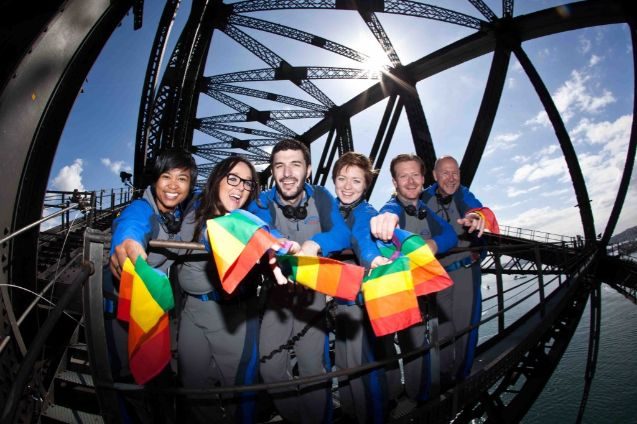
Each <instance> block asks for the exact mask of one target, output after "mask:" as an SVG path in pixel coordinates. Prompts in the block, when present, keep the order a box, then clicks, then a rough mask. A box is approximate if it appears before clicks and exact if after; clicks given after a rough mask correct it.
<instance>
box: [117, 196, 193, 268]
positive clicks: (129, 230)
mask: <svg viewBox="0 0 637 424" xmlns="http://www.w3.org/2000/svg"><path fill="white" fill-rule="evenodd" d="M191 198H192V196H191V197H189V198H188V199H186V202H184V203H189V204H192V202H189V201H190V199H191ZM182 205H183V204H182ZM182 211H183V214H184V215H188V214H190V213H191V212H194V209H192V208H185V209H184V208H178V210H176V211H175V214H182ZM179 218H180V219H182V221H185V220H186V218H185V216H179ZM127 239H130V240H134V241H136V242H138V243H139V244H141V245H142V246H144V248H145V249H146V250H148V242H149V241H150V240H153V239H157V240H182V238H181V235H180V234H169V233H168V231H167V230H166V228H164V225H163V223H162V218H161V215H160V214H159V209H157V205H156V203H155V198H154V196H153V194H152V190H151V188H150V187H148V188H147V189H146V190H145V191H144V195H143V196H142V198H141V199H138V200H134V201H133V202H131V204H130V205H128V206H127V207H126V208H125V209H124V210H123V211H122V212H121V213H120V214H119V216H118V217H117V218H115V219H114V220H113V225H112V237H111V255H112V254H113V253H114V251H115V246H117V245H119V244H121V243H123V242H124V240H127ZM188 241H190V240H188ZM177 252H178V251H177V250H173V249H160V250H158V251H157V252H152V251H149V252H148V259H147V262H148V264H149V265H150V266H152V267H155V268H159V269H161V270H162V271H164V272H165V271H166V270H167V269H168V267H169V266H170V265H171V264H172V262H173V259H174V258H172V259H171V260H168V256H172V255H171V254H176V253H177Z"/></svg>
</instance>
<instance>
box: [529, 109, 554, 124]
mask: <svg viewBox="0 0 637 424" xmlns="http://www.w3.org/2000/svg"><path fill="white" fill-rule="evenodd" d="M524 125H530V126H541V127H549V126H550V125H551V121H549V116H548V115H547V114H546V112H545V111H543V110H541V111H539V112H538V113H537V115H535V116H534V117H533V118H531V119H528V120H526V121H525V122H524Z"/></svg>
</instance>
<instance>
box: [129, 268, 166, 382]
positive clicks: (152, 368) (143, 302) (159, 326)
mask: <svg viewBox="0 0 637 424" xmlns="http://www.w3.org/2000/svg"><path fill="white" fill-rule="evenodd" d="M174 306H175V302H174V299H173V292H172V288H171V286H170V281H169V280H168V277H167V276H166V274H164V273H163V272H161V271H158V270H156V269H154V268H153V267H151V266H150V265H148V263H146V261H145V260H144V259H143V258H142V257H141V256H139V257H138V258H137V261H136V262H135V266H133V263H132V262H131V261H130V259H126V262H125V263H124V269H123V270H122V278H121V280H120V291H119V303H118V307H117V318H119V319H121V320H124V321H127V322H128V324H129V327H128V362H129V367H130V370H131V374H132V375H133V378H134V379H135V381H136V382H137V384H145V383H147V382H148V381H149V380H151V379H152V378H153V377H155V376H156V375H157V374H159V373H160V372H161V370H163V369H164V367H165V366H166V365H167V364H168V362H169V361H170V357H171V355H170V332H169V328H168V311H169V310H170V309H172V308H173V307H174Z"/></svg>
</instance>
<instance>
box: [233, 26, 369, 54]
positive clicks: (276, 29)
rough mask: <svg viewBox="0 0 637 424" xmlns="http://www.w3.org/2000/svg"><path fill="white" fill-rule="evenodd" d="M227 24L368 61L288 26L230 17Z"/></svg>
mask: <svg viewBox="0 0 637 424" xmlns="http://www.w3.org/2000/svg"><path fill="white" fill-rule="evenodd" d="M228 23H230V24H234V25H239V26H244V27H248V28H254V29H258V30H260V31H267V32H271V33H272V34H277V35H282V36H284V37H287V38H291V39H293V40H297V41H301V42H303V43H307V44H311V45H313V46H316V47H320V48H322V49H325V50H327V51H330V52H333V53H336V54H340V55H341V56H345V57H348V58H350V59H352V60H355V61H357V62H362V63H364V62H367V61H368V60H369V56H368V55H366V54H365V53H361V52H359V51H356V50H354V49H352V48H349V47H347V46H344V45H342V44H339V43H336V42H334V41H331V40H328V39H326V38H323V37H319V36H317V35H314V34H310V33H309V32H305V31H300V30H298V29H295V28H290V27H288V26H285V25H280V24H277V23H274V22H269V21H265V20H262V19H257V18H251V17H248V16H242V15H232V16H230V19H229V20H228Z"/></svg>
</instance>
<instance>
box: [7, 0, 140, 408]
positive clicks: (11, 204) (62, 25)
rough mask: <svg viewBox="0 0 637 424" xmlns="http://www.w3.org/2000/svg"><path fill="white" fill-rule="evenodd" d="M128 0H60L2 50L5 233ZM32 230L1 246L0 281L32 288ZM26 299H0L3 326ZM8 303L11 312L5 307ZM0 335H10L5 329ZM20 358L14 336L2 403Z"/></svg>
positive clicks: (33, 197)
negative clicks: (22, 40)
mask: <svg viewBox="0 0 637 424" xmlns="http://www.w3.org/2000/svg"><path fill="white" fill-rule="evenodd" d="M130 6H131V1H128V0H121V1H118V0H114V1H106V0H96V1H92V2H90V3H88V4H87V3H86V2H84V1H81V0H69V1H66V2H64V6H63V7H61V8H59V9H56V11H55V13H54V14H52V15H51V16H50V19H49V20H45V19H42V20H36V22H38V23H39V24H41V25H42V27H40V28H38V30H39V31H38V36H37V38H35V39H34V41H33V44H32V45H31V46H30V47H29V49H28V53H26V54H25V55H24V56H19V55H16V56H15V57H6V60H7V61H9V60H13V62H11V63H8V62H7V66H8V67H9V68H11V69H12V78H11V79H9V80H7V81H6V83H4V84H3V86H2V92H1V93H0V129H1V131H2V143H3V145H2V146H3V152H4V153H3V160H4V161H3V166H2V167H0V176H1V177H2V181H3V185H2V190H0V200H1V201H2V205H3V207H2V210H1V211H0V228H1V229H2V232H3V234H5V235H7V234H10V233H13V232H14V231H15V230H17V229H20V228H22V227H25V226H26V225H28V224H31V223H33V222H35V221H37V220H38V219H39V218H40V217H41V212H42V205H43V199H44V194H45V191H46V185H47V182H48V172H47V170H50V169H51V165H52V162H53V158H54V155H55V152H56V149H57V146H58V141H59V139H60V135H61V134H62V130H63V128H64V124H65V122H66V117H67V116H68V114H69V112H70V110H71V107H72V105H73V102H74V101H75V97H76V95H77V94H78V93H79V92H80V89H81V86H82V83H83V82H84V79H85V78H86V75H87V73H88V71H89V69H90V68H91V66H92V64H93V62H94V61H95V59H96V57H97V55H98V54H99V52H100V51H101V49H102V47H103V46H104V44H105V43H106V41H107V40H108V38H109V36H110V35H111V33H112V32H113V30H114V29H115V28H116V26H117V24H118V23H119V22H120V21H121V19H122V18H123V16H124V14H125V13H126V11H127V10H128V9H129V8H130ZM3 12H4V11H3ZM33 13H35V12H33ZM45 65H46V66H45ZM37 236H38V234H37V230H35V231H31V232H28V233H24V234H22V235H21V236H20V237H19V238H17V239H14V240H13V241H11V242H9V243H6V244H3V246H0V251H1V252H0V256H2V270H1V271H0V284H3V285H4V284H7V283H18V284H20V285H21V286H23V287H25V288H27V289H31V290H35V289H36V287H35V285H36V272H37V268H36V263H37V254H36V253H35V252H36V251H37ZM27 252H28V253H27ZM25 302H26V299H24V298H23V296H22V293H17V294H15V295H13V296H12V298H11V302H9V303H6V304H4V303H3V305H4V306H2V307H0V321H1V322H2V329H3V331H4V330H5V328H4V327H5V325H6V324H7V323H8V322H9V320H10V317H11V315H14V316H17V315H19V314H21V313H22V309H21V308H23V307H24V304H25ZM7 305H9V307H10V308H12V309H14V311H7V310H6V309H5V306H7ZM3 334H11V330H8V331H7V332H5V333H3ZM17 338H19V337H17ZM20 359H21V355H20V354H19V350H18V348H17V346H16V345H15V338H13V339H12V341H11V342H10V343H9V346H8V348H7V349H6V350H5V351H4V352H3V353H2V357H1V358H0V362H1V364H2V366H0V404H3V405H4V403H5V402H4V400H5V397H6V396H7V391H8V389H9V388H10V387H11V381H12V380H13V373H14V372H15V371H16V368H15V366H14V364H15V362H16V361H19V360H20Z"/></svg>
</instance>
